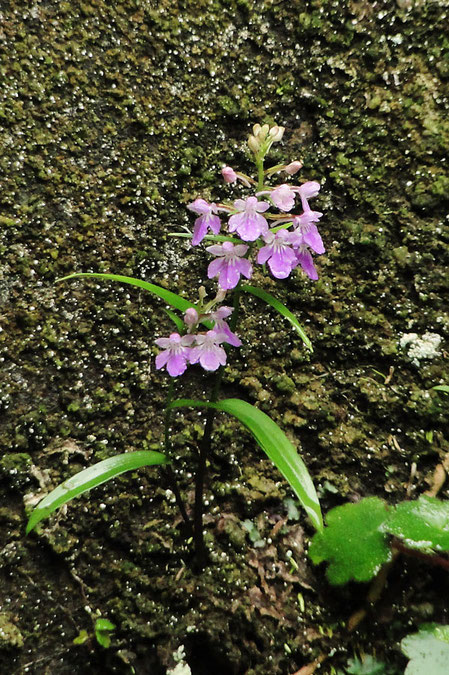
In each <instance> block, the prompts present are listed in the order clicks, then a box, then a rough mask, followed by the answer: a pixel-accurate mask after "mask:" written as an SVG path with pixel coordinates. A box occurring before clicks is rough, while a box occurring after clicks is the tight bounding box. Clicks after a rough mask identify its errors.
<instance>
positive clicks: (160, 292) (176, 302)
mask: <svg viewBox="0 0 449 675" xmlns="http://www.w3.org/2000/svg"><path fill="white" fill-rule="evenodd" d="M82 277H90V278H91V279H107V280H109V281H120V282H121V283H122V284H130V285H131V286H138V287H139V288H143V289H144V290H145V291H150V293H153V294H154V295H157V297H158V298H161V300H164V302H166V303H167V305H171V306H172V307H175V308H176V309H179V310H180V311H181V312H185V311H186V309H188V308H189V307H195V305H192V303H191V302H189V301H188V300H185V299H184V298H181V296H180V295H176V293H172V292H171V291H167V290H166V289H165V288H162V287H161V286H156V284H150V283H149V282H148V281H142V280H141V279H135V278H134V277H123V276H122V275H120V274H99V273H96V272H80V273H79V274H69V276H67V277H62V278H61V279H58V280H57V281H58V282H59V281H67V280H68V279H80V278H82Z"/></svg>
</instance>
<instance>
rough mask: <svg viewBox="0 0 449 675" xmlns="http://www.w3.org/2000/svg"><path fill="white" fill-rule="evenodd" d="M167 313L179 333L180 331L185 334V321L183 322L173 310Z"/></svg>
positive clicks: (167, 310) (166, 310)
mask: <svg viewBox="0 0 449 675" xmlns="http://www.w3.org/2000/svg"><path fill="white" fill-rule="evenodd" d="M165 312H166V313H167V314H168V316H169V317H170V319H171V320H172V321H173V323H174V324H175V326H176V328H177V329H178V331H179V332H180V333H183V332H184V328H185V323H184V321H183V320H182V319H181V318H180V317H179V316H177V314H175V313H174V312H172V311H171V309H165Z"/></svg>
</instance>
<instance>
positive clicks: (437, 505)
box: [382, 495, 449, 551]
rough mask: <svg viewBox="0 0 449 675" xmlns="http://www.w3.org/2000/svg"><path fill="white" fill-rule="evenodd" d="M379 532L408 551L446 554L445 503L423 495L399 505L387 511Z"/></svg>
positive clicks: (448, 511) (448, 520) (448, 509)
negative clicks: (394, 540)
mask: <svg viewBox="0 0 449 675" xmlns="http://www.w3.org/2000/svg"><path fill="white" fill-rule="evenodd" d="M382 529H383V531H384V532H388V533H389V534H392V535H393V536H395V537H398V538H399V539H402V540H403V543H404V544H405V545H406V546H408V547H409V548H414V549H419V550H421V551H432V550H434V551H449V502H447V501H446V502H443V501H441V500H440V499H437V498H436V497H426V496H424V495H423V496H422V497H420V498H419V499H418V500H414V501H410V502H401V503H400V504H398V505H397V506H395V507H394V509H392V510H391V511H390V513H389V516H388V518H387V520H386V521H385V523H384V524H383V526H382Z"/></svg>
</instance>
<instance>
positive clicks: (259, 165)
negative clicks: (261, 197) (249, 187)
mask: <svg viewBox="0 0 449 675" xmlns="http://www.w3.org/2000/svg"><path fill="white" fill-rule="evenodd" d="M256 167H257V189H258V190H262V189H263V184H264V180H265V174H264V170H263V158H260V159H256Z"/></svg>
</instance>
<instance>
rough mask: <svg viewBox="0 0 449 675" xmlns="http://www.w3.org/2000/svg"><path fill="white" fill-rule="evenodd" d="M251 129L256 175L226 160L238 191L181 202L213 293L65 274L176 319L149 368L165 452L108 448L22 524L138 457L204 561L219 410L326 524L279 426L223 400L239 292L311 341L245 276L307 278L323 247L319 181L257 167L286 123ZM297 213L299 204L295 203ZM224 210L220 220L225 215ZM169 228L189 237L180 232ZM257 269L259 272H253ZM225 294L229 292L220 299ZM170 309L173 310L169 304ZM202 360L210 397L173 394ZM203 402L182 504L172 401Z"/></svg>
mask: <svg viewBox="0 0 449 675" xmlns="http://www.w3.org/2000/svg"><path fill="white" fill-rule="evenodd" d="M252 131H253V133H252V134H251V135H250V136H249V138H248V148H249V151H250V153H251V155H252V157H253V159H254V163H255V167H256V176H255V177H252V176H249V175H246V174H244V173H241V172H238V171H235V170H234V169H233V168H232V167H230V166H225V167H224V168H223V169H222V171H221V174H222V178H223V180H224V182H225V183H226V184H229V185H232V186H234V187H236V186H243V189H244V190H245V191H246V194H244V196H243V197H240V198H238V199H235V200H234V201H233V202H223V203H209V202H208V201H206V200H205V199H203V198H201V197H199V198H197V199H195V200H194V201H193V202H192V203H191V204H188V206H187V208H188V209H189V210H190V211H192V212H193V213H194V214H195V215H196V216H197V218H196V219H195V222H194V226H193V236H192V240H191V243H192V246H194V247H196V246H198V245H200V244H202V242H204V241H206V242H207V243H211V245H210V246H206V251H207V252H208V253H209V254H210V255H211V256H213V259H212V260H211V262H210V263H209V265H208V268H207V276H208V278H209V279H211V280H214V279H217V284H218V288H217V289H216V292H215V295H214V296H213V298H212V299H208V296H207V293H206V289H205V288H204V287H203V286H201V287H200V288H199V291H198V297H199V299H198V301H197V302H190V301H188V300H186V299H185V298H183V297H181V296H179V295H177V294H175V293H173V292H171V291H168V290H166V289H164V288H162V287H160V286H157V285H155V284H152V283H150V282H147V281H143V280H140V279H135V278H133V277H125V276H120V275H115V274H97V273H82V274H72V275H70V276H69V277H65V278H64V280H65V279H73V278H80V277H94V278H99V279H109V280H114V281H119V282H122V283H126V284H131V285H134V286H138V287H140V288H143V289H145V290H147V291H149V292H151V293H153V294H154V295H156V296H158V297H159V298H160V299H162V300H163V301H164V302H165V303H166V304H168V305H169V306H170V307H171V309H167V310H166V311H167V312H168V314H169V316H170V318H171V319H172V320H173V322H174V324H175V326H176V332H172V333H171V334H170V335H169V336H168V337H160V338H158V339H156V340H155V343H156V345H157V347H158V348H159V349H160V350H161V351H160V352H159V353H158V354H157V356H156V362H155V365H156V369H157V370H162V369H165V370H166V372H167V373H168V375H169V377H170V385H169V387H168V396H167V402H166V407H165V434H164V448H163V452H154V451H134V452H127V453H124V454H121V455H115V456H113V457H111V458H108V459H106V460H103V461H102V462H99V463H98V464H95V465H93V466H91V467H89V468H87V469H85V470H83V471H81V472H80V473H78V474H76V475H75V476H72V477H71V478H70V479H69V480H67V481H65V483H62V484H61V485H60V486H58V487H57V488H56V489H55V490H53V491H52V492H51V493H50V494H48V495H47V496H46V497H44V499H43V500H42V501H41V502H40V503H39V504H38V506H37V507H36V508H35V509H34V510H33V512H32V513H31V515H30V519H29V522H28V526H27V532H29V531H30V530H32V529H33V528H34V527H35V526H36V525H37V524H38V523H39V522H40V521H41V520H43V519H44V518H45V517H47V516H48V515H49V514H50V513H52V512H53V511H54V510H55V509H56V508H58V507H59V506H61V505H62V504H64V503H66V502H68V501H69V500H70V499H72V498H73V497H75V496H77V495H79V494H82V493H83V492H85V491H86V490H89V489H91V488H92V487H95V486H96V485H99V484H101V483H104V482H105V481H107V480H109V479H111V478H114V477H115V476H117V475H119V474H121V473H123V472H125V471H129V470H135V469H137V468H139V467H141V466H149V465H160V466H161V470H162V471H163V472H164V474H165V476H166V479H167V480H168V481H169V484H170V486H171V489H172V490H173V493H174V495H175V497H176V501H177V504H178V506H179V508H180V511H181V514H182V517H183V519H184V521H185V525H186V528H187V532H188V533H189V535H190V536H191V537H192V539H193V542H194V560H195V562H196V566H197V568H202V567H203V566H204V564H205V562H206V560H207V552H206V549H205V545H204V539H203V508H204V504H203V502H204V499H203V493H204V484H205V477H206V460H207V456H208V454H209V451H210V447H211V442H212V432H213V422H214V417H215V414H216V412H217V411H224V412H227V413H229V414H231V415H233V416H234V417H236V418H237V419H238V420H239V421H240V422H241V423H242V424H243V425H244V426H245V427H246V428H247V429H248V430H249V431H250V433H251V434H252V435H253V437H254V439H255V440H256V442H257V443H258V445H259V446H260V447H261V448H262V449H263V450H264V451H265V453H266V454H267V455H268V457H270V459H271V460H272V461H273V462H274V464H275V465H276V467H277V468H278V469H279V471H280V472H281V473H282V474H283V476H284V477H285V478H286V480H287V481H288V482H289V484H290V486H291V487H292V489H293V491H294V492H295V493H296V495H297V497H298V498H299V500H300V502H301V504H302V505H303V507H304V509H305V510H306V512H307V514H308V516H309V518H310V520H311V522H312V524H313V525H314V527H315V529H316V530H317V531H318V532H320V531H322V528H323V521H322V515H321V510H320V506H319V502H318V498H317V495H316V491H315V488H314V486H313V482H312V480H311V478H310V476H309V473H308V471H307V469H306V467H305V465H304V463H303V461H302V459H301V457H300V456H299V454H298V453H297V451H296V448H295V447H294V446H293V444H292V443H291V442H290V441H289V439H288V438H287V437H286V435H285V434H284V432H283V431H282V430H281V429H280V427H279V426H278V425H277V424H276V423H275V422H274V421H273V420H271V419H270V417H269V416H268V415H266V414H265V413H263V412H262V411H261V410H259V409H258V408H256V407H255V406H252V405H250V404H249V403H247V402H246V401H243V400H240V399H220V389H221V384H222V378H223V372H224V368H225V366H226V362H227V358H228V355H229V350H230V349H231V348H232V347H233V348H238V347H240V346H241V344H242V341H241V338H240V337H239V336H238V334H237V332H236V331H237V326H238V319H239V308H240V304H241V301H242V297H243V296H244V295H245V294H250V295H253V296H255V297H258V298H259V299H261V300H263V301H264V302H266V303H267V304H268V305H269V306H271V307H272V308H273V309H274V310H276V311H277V312H278V313H279V314H281V315H282V316H283V317H284V318H285V319H287V320H288V321H289V322H290V323H291V325H292V326H293V328H294V329H295V330H296V332H297V333H298V335H299V337H300V338H301V339H302V341H303V342H304V344H305V346H306V347H307V348H308V349H310V350H312V346H311V343H310V341H309V339H308V338H307V336H306V334H305V332H304V330H303V328H302V327H301V325H300V324H299V322H298V321H297V319H296V317H295V316H294V315H293V314H292V313H291V312H290V310H288V309H287V307H285V306H284V305H283V304H282V303H280V302H279V301H278V300H277V299H276V298H275V297H273V296H272V295H270V294H269V293H267V292H266V291H265V290H263V289H262V288H260V287H258V286H253V285H248V284H246V283H244V280H245V281H247V280H249V279H251V278H252V277H253V275H255V272H256V269H257V266H260V268H259V269H260V270H261V271H265V269H266V266H268V269H269V271H270V273H271V275H272V276H273V277H275V278H276V279H286V278H287V277H289V276H290V275H291V274H292V272H293V270H295V268H298V267H299V268H301V269H302V270H303V272H304V273H305V275H306V276H307V277H309V279H311V280H316V279H318V272H317V269H316V267H315V264H314V259H313V254H317V255H320V254H322V253H324V250H325V249H324V245H323V241H322V239H321V236H320V233H319V231H318V227H317V223H318V222H319V220H320V218H321V216H322V214H321V213H320V212H319V211H313V210H312V209H311V208H310V205H309V200H310V199H312V198H313V197H316V196H317V195H318V192H319V189H320V184H319V183H318V182H316V181H306V182H303V183H302V184H300V185H292V184H290V183H288V182H282V183H280V184H274V185H271V184H270V183H269V181H270V180H271V179H272V178H273V177H275V176H277V175H278V174H283V175H284V176H285V178H284V180H285V181H287V180H289V178H290V177H291V176H293V175H295V174H296V173H297V172H298V171H299V170H300V169H301V168H302V164H301V162H299V161H297V160H295V161H291V162H290V163H288V164H277V165H275V166H272V167H270V168H267V169H265V168H264V162H265V158H266V155H267V154H268V152H269V150H270V148H271V146H272V145H273V143H277V142H279V141H281V139H282V137H283V134H284V128H283V127H280V126H273V127H271V128H270V127H269V125H268V124H264V125H263V126H261V125H259V124H256V125H255V126H254V127H253V130H252ZM299 204H300V208H299V209H298V212H296V213H294V211H296V207H297V206H299ZM224 218H227V224H226V226H225V227H224V225H223V222H222V219H224ZM173 236H179V237H186V236H190V235H186V234H184V233H176V234H175V235H173ZM258 278H261V276H260V275H258ZM228 294H231V301H230V302H229V303H226V299H227V297H228ZM173 309H175V310H177V312H178V313H176V312H173ZM195 365H199V366H200V367H201V368H202V369H204V370H205V371H208V372H214V373H215V377H214V382H213V386H212V391H211V394H210V397H209V399H208V400H205V401H194V400H190V399H178V400H174V396H173V394H174V384H175V382H176V378H179V377H180V376H182V375H184V373H185V371H186V370H187V368H188V367H190V366H195ZM186 406H188V407H205V408H206V409H207V414H206V421H205V428H204V433H203V437H202V440H201V442H200V446H199V452H198V465H197V467H196V478H195V500H194V504H193V505H189V504H186V503H185V501H184V499H183V496H182V493H181V490H180V488H179V487H178V484H177V481H176V476H175V471H174V470H173V468H172V459H171V457H170V455H171V441H170V424H171V418H172V415H173V412H174V409H175V408H179V407H186Z"/></svg>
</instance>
